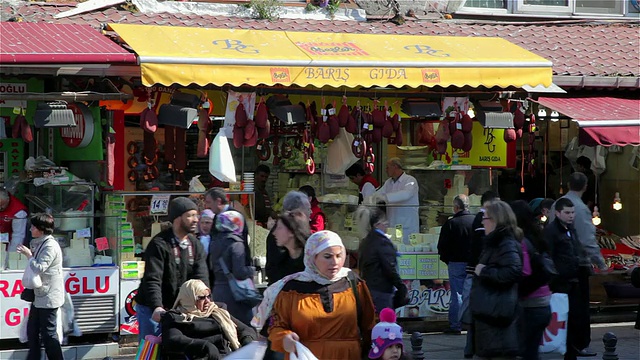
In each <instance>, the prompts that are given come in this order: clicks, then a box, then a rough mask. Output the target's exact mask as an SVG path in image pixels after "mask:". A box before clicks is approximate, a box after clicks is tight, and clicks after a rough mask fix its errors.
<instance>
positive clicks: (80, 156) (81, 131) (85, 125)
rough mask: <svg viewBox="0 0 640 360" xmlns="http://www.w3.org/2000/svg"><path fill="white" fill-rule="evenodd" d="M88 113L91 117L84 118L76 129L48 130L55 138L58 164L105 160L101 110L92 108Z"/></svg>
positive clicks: (55, 152) (55, 153)
mask: <svg viewBox="0 0 640 360" xmlns="http://www.w3.org/2000/svg"><path fill="white" fill-rule="evenodd" d="M88 111H89V113H90V116H83V120H82V121H79V122H78V126H76V127H73V128H61V129H48V131H53V134H54V138H55V141H54V156H55V162H56V163H59V162H60V161H82V160H91V161H100V160H103V159H104V154H103V146H102V145H103V141H102V126H101V120H100V108H99V107H90V108H88ZM87 115H89V114H87ZM63 135H64V137H63ZM73 140H76V141H73ZM85 140H86V141H85ZM84 143H86V145H84Z"/></svg>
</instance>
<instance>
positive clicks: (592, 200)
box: [576, 156, 596, 210]
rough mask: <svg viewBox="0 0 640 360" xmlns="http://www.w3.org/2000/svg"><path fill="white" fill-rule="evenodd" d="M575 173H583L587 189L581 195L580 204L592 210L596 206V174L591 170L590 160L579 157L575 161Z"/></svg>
mask: <svg viewBox="0 0 640 360" xmlns="http://www.w3.org/2000/svg"><path fill="white" fill-rule="evenodd" d="M576 171H577V172H581V173H583V174H584V175H585V176H586V177H587V188H586V189H585V191H584V192H583V193H582V197H581V198H582V202H583V203H584V204H585V205H587V207H588V208H589V210H593V207H594V206H595V205H596V174H594V173H593V170H591V159H589V158H588V157H586V156H580V157H579V158H578V159H576Z"/></svg>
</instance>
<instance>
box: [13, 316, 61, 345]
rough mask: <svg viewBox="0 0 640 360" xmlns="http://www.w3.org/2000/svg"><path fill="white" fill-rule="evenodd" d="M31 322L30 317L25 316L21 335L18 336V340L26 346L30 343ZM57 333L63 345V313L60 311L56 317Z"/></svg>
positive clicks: (21, 325) (21, 324)
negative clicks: (29, 324) (29, 326)
mask: <svg viewBox="0 0 640 360" xmlns="http://www.w3.org/2000/svg"><path fill="white" fill-rule="evenodd" d="M28 322H29V316H25V317H24V318H23V319H22V322H21V323H20V335H19V336H18V340H20V342H21V343H23V344H25V343H27V342H28V341H29V337H28V336H27V323H28ZM56 333H57V334H58V340H59V341H60V343H62V339H63V331H62V311H60V309H58V314H57V315H56Z"/></svg>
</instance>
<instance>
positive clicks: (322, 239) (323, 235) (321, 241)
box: [251, 230, 351, 329]
mask: <svg viewBox="0 0 640 360" xmlns="http://www.w3.org/2000/svg"><path fill="white" fill-rule="evenodd" d="M332 246H340V247H341V248H342V255H343V256H346V249H345V247H344V244H342V239H341V238H340V236H339V235H338V234H336V233H334V232H333V231H329V230H322V231H318V232H316V233H313V234H311V236H309V239H307V243H306V244H305V246H304V271H301V272H298V273H295V274H291V275H289V276H285V277H284V278H282V279H281V280H279V281H277V282H275V283H274V284H272V285H271V286H269V287H268V288H267V289H266V290H265V292H264V299H263V300H262V303H260V305H259V306H258V311H257V312H256V314H255V315H254V317H253V320H251V325H252V326H253V327H255V328H257V329H262V327H263V326H264V324H265V322H266V321H267V319H268V318H269V316H270V315H271V309H273V304H274V303H275V301H276V297H277V296H278V294H279V293H280V291H281V290H282V288H283V287H284V285H285V284H286V283H287V282H289V281H290V280H298V281H304V282H312V281H313V282H316V283H318V284H321V285H329V284H333V283H335V282H336V281H339V280H342V279H344V278H345V277H347V275H349V273H350V272H351V269H349V268H347V267H342V268H341V269H340V270H339V271H338V273H337V274H336V275H335V276H334V277H333V278H331V279H329V278H327V277H326V276H324V275H322V274H321V273H320V272H319V271H318V267H317V266H316V264H315V259H316V255H318V254H319V253H321V252H322V251H324V250H326V249H327V248H330V247H332Z"/></svg>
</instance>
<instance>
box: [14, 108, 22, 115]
mask: <svg viewBox="0 0 640 360" xmlns="http://www.w3.org/2000/svg"><path fill="white" fill-rule="evenodd" d="M21 112H22V109H21V108H19V107H14V108H13V113H14V114H15V115H20V113H21Z"/></svg>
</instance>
